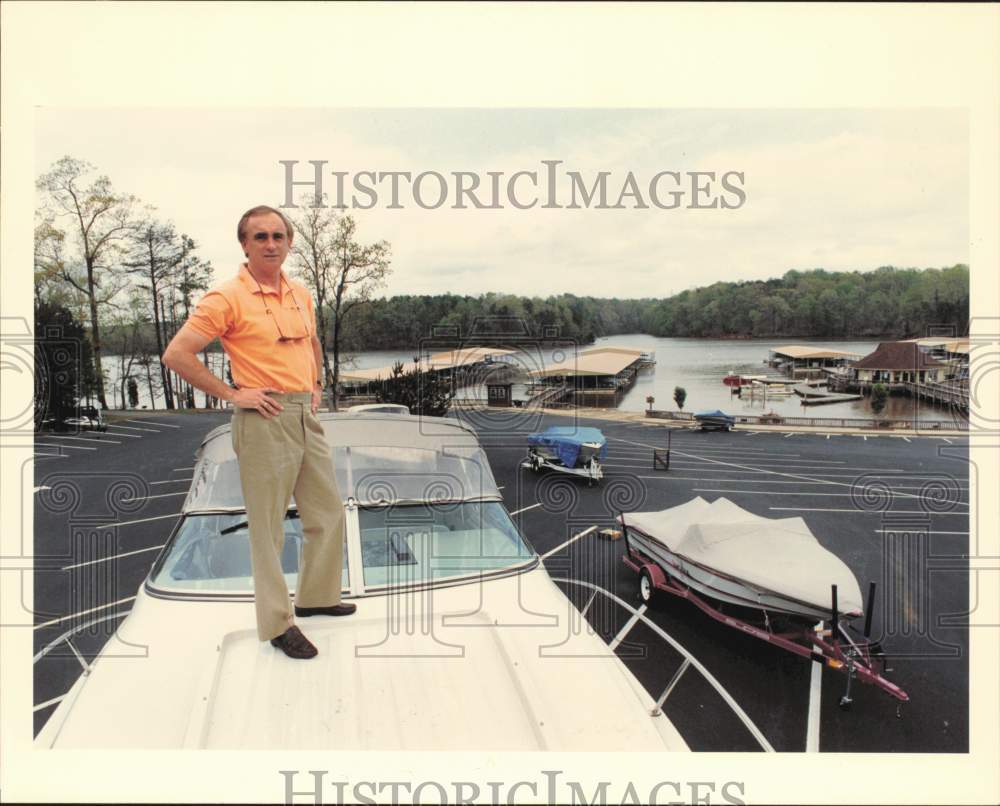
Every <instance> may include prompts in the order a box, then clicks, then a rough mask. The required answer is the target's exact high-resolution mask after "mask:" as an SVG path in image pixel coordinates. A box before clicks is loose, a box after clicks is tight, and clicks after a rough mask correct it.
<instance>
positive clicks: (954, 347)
mask: <svg viewBox="0 0 1000 806" xmlns="http://www.w3.org/2000/svg"><path fill="white" fill-rule="evenodd" d="M903 341H905V342H913V343H915V344H919V345H920V346H921V347H941V348H942V349H943V350H944V351H945V352H946V353H963V354H965V355H968V354H969V340H968V339H956V338H955V337H953V336H952V337H948V338H940V337H932V338H923V339H904V340H903Z"/></svg>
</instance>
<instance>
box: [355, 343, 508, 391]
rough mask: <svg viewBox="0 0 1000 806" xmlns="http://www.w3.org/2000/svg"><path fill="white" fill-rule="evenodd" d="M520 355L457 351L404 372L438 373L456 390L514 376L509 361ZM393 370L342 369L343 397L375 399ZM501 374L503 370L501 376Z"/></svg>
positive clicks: (407, 365) (407, 364)
mask: <svg viewBox="0 0 1000 806" xmlns="http://www.w3.org/2000/svg"><path fill="white" fill-rule="evenodd" d="M516 352H517V351H516V350H510V349H506V348H503V347H456V348H455V349H453V350H444V351H442V352H438V353H433V354H431V355H428V356H427V357H426V358H424V359H421V360H420V361H406V362H404V363H403V372H404V373H405V374H409V373H411V372H414V371H416V372H422V373H435V374H437V375H439V376H441V377H443V378H445V379H447V380H448V381H450V382H451V384H452V388H453V389H459V388H461V387H463V386H467V385H470V384H474V383H476V382H481V381H482V379H483V376H484V375H485V374H487V373H488V374H489V375H490V377H491V378H495V377H497V375H498V374H503V372H504V371H506V373H508V374H513V367H509V368H508V366H507V364H508V360H509V357H510V356H512V355H514V354H515V353H516ZM392 370H393V366H392V365H389V366H384V367H371V368H368V369H342V370H341V371H340V383H341V385H342V386H343V387H344V394H345V396H346V397H348V398H350V400H351V402H364V401H362V400H361V398H366V397H367V396H372V395H374V394H375V392H376V391H377V388H378V385H379V384H380V383H381V382H382V381H385V380H388V379H389V378H391V377H392ZM498 370H501V371H500V372H499V373H498Z"/></svg>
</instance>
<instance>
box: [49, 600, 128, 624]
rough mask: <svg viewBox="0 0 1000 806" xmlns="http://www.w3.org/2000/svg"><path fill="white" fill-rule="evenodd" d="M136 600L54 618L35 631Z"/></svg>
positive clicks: (100, 606) (118, 602)
mask: <svg viewBox="0 0 1000 806" xmlns="http://www.w3.org/2000/svg"><path fill="white" fill-rule="evenodd" d="M134 599H135V597H134V596H129V597H128V598H126V599H119V600H118V601H117V602H109V603H108V604H103V605H98V606H97V607H91V608H88V609H87V610H81V611H80V612H79V613H70V614H69V615H68V616H62V617H60V618H54V619H52V620H51V621H43V622H42V623H41V624H36V625H35V626H34V629H36V630H40V629H42V627H51V626H52V625H53V624H62V623H63V622H64V621H70V620H71V619H75V618H79V617H80V616H85V615H87V613H96V612H97V611H98V610H107V609H108V608H109V607H115V606H116V605H120V604H124V603H125V602H131V601H133V600H134Z"/></svg>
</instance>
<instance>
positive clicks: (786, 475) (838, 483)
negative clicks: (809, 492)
mask: <svg viewBox="0 0 1000 806" xmlns="http://www.w3.org/2000/svg"><path fill="white" fill-rule="evenodd" d="M633 444H635V445H640V446H641V445H643V443H641V442H636V443H633ZM646 447H648V446H646ZM677 453H678V455H680V456H685V455H687V454H684V453H683V452H681V451H677ZM708 461H711V462H713V463H714V464H717V465H722V466H724V467H727V468H739V469H740V470H741V471H742V472H750V471H756V472H757V473H759V474H761V475H763V474H766V473H769V474H771V475H774V476H781V477H782V478H789V479H800V480H803V481H816V478H817V477H818V476H829V475H831V474H829V473H811V474H809V475H799V474H796V473H781V472H779V471H777V470H767V469H766V468H754V467H751V466H748V465H740V464H736V463H735V462H723V461H719V460H708ZM796 469H797V468H796ZM855 469H858V468H855ZM695 472H701V473H704V472H710V471H708V470H707V468H699V469H698V470H697V471H695ZM731 472H736V471H731ZM880 472H881V473H888V472H892V471H888V470H882V471H880ZM899 472H904V471H899ZM912 475H916V474H912ZM897 478H898V477H897ZM932 478H935V477H932ZM828 484H830V485H832V486H836V487H850V488H852V489H855V490H858V489H862V490H863V489H865V488H866V487H867V485H864V486H862V487H860V488H859V487H857V486H856V485H854V484H848V483H847V482H842V481H830V482H828ZM897 495H898V496H899V497H900V498H916V499H919V498H920V496H919V495H912V494H910V493H897ZM771 509H776V507H771ZM803 511H808V510H803ZM847 511H848V512H856V511H857V510H847ZM889 511H890V512H892V511H902V510H889ZM956 514H963V515H966V517H967V513H956Z"/></svg>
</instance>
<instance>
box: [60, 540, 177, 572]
mask: <svg viewBox="0 0 1000 806" xmlns="http://www.w3.org/2000/svg"><path fill="white" fill-rule="evenodd" d="M165 545H167V544H166V543H160V545H158V546H150V547H149V548H148V549H136V550H135V551H125V552H122V553H121V554H112V555H110V556H109V557H101V558H100V559H99V560H88V561H87V562H85V563H73V565H64V566H63V567H62V568H60V569H59V570H60V571H69V570H70V569H71V568H83V566H85V565H97V564H98V563H107V562H111V561H112V560H117V559H118V558H119V557H131V556H132V555H133V554H142V553H143V552H146V551H156V550H157V549H162V548H163V547H164V546H165Z"/></svg>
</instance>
